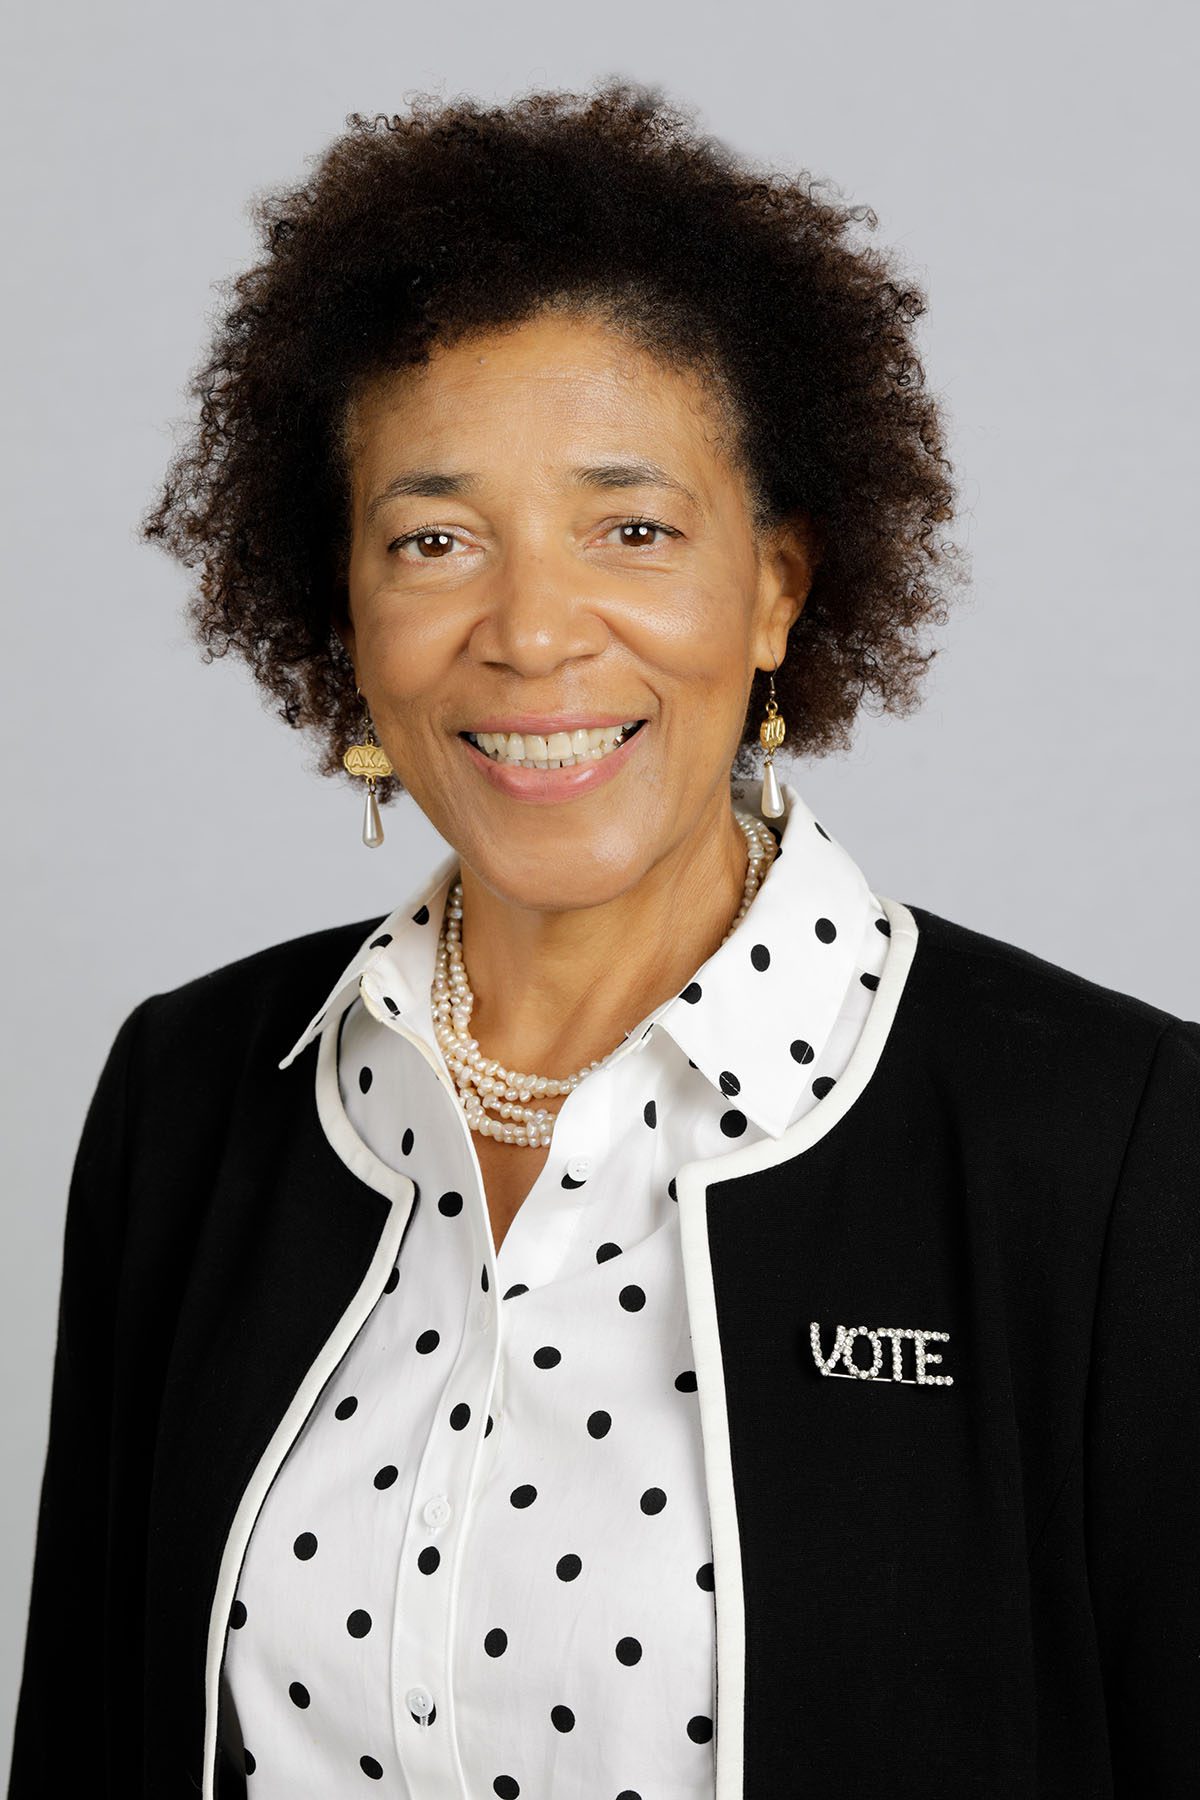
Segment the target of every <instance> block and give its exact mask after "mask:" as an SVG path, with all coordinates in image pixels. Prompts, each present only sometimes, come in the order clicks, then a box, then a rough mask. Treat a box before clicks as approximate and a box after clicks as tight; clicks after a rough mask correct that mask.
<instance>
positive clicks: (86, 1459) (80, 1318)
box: [8, 1000, 148, 1800]
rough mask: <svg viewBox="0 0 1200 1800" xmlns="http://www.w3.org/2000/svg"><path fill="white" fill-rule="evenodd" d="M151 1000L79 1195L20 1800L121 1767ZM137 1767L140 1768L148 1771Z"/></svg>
mask: <svg viewBox="0 0 1200 1800" xmlns="http://www.w3.org/2000/svg"><path fill="white" fill-rule="evenodd" d="M147 1004H148V1002H147V1001H145V1000H143V1001H142V1002H141V1003H140V1004H139V1005H138V1006H136V1007H135V1008H134V1009H133V1011H132V1012H131V1013H130V1014H129V1016H128V1017H127V1018H126V1020H125V1022H124V1024H123V1025H122V1026H121V1027H120V1029H119V1031H118V1032H117V1035H116V1038H115V1039H114V1041H113V1044H112V1048H111V1049H110V1051H109V1053H108V1058H107V1061H106V1062H105V1064H104V1067H103V1069H102V1071H101V1073H100V1078H99V1081H98V1082H97V1085H96V1089H95V1092H94V1093H93V1095H92V1099H91V1103H90V1105H89V1107H88V1111H87V1114H86V1117H85V1119H84V1124H83V1130H82V1134H81V1136H80V1140H79V1146H78V1149H77V1152H76V1156H75V1163H74V1168H73V1172H72V1175H71V1182H70V1187H69V1190H68V1195H67V1208H66V1220H65V1225H64V1230H63V1239H62V1268H61V1279H60V1287H59V1302H58V1336H57V1344H56V1349H55V1356H54V1373H53V1380H52V1386H51V1398H50V1424H49V1437H48V1443H47V1449H46V1460H45V1465H44V1469H43V1474H42V1486H41V1499H40V1503H39V1507H38V1518H37V1539H36V1545H35V1550H34V1561H33V1578H32V1584H31V1590H30V1598H29V1612H28V1620H27V1625H26V1635H25V1658H24V1666H23V1672H22V1679H21V1688H20V1695H19V1698H18V1701H17V1714H16V1726H15V1736H14V1741H13V1756H12V1765H11V1772H10V1777H9V1790H8V1792H9V1800H35V1796H36V1797H37V1800H41V1797H42V1796H51V1795H53V1796H56V1797H61V1796H62V1795H64V1794H99V1793H100V1792H101V1791H102V1783H103V1781H104V1776H103V1771H104V1770H105V1769H106V1768H107V1767H108V1766H109V1761H108V1755H107V1751H106V1747H105V1738H106V1720H107V1718H108V1716H109V1711H108V1707H107V1704H106V1694H107V1689H108V1683H109V1680H110V1679H112V1678H113V1676H114V1672H113V1671H111V1670H108V1669H106V1668H105V1667H104V1666H103V1662H104V1659H103V1657H102V1655H101V1656H98V1655H97V1651H98V1650H99V1648H100V1646H102V1645H103V1643H104V1639H105V1631H104V1622H105V1617H106V1614H105V1605H106V1588H107V1578H106V1576H107V1569H106V1561H107V1558H106V1552H107V1543H108V1484H109V1464H110V1455H109V1440H110V1422H111V1411H112V1364H113V1320H114V1315H115V1306H116V1295H117V1283H118V1280H119V1273H120V1267H121V1243H122V1237H123V1224H124V1213H125V1159H126V1142H127V1112H128V1093H129V1087H130V1079H129V1070H130V1062H131V1058H132V1056H133V1050H134V1045H135V1042H136V1039H137V1035H138V1031H139V1027H140V1024H141V1015H142V1011H143V1008H144V1007H145V1006H146V1005H147ZM135 1766H137V1765H136V1763H135Z"/></svg>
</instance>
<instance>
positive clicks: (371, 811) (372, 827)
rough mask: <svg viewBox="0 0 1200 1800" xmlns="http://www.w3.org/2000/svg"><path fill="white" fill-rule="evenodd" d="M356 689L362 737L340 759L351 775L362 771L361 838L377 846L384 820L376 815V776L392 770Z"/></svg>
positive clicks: (377, 803)
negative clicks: (364, 791) (364, 794)
mask: <svg viewBox="0 0 1200 1800" xmlns="http://www.w3.org/2000/svg"><path fill="white" fill-rule="evenodd" d="M354 691H355V693H356V694H357V695H358V697H359V699H360V700H362V703H363V741H362V743H361V744H351V746H350V748H349V749H348V750H347V751H346V753H345V755H344V756H343V757H342V762H343V764H344V765H345V767H346V768H347V769H349V771H350V773H351V775H363V776H365V777H366V782H367V804H366V806H365V808H364V809H363V833H362V841H363V843H364V844H365V845H366V846H367V848H368V850H378V848H379V846H380V844H382V842H383V821H382V819H381V818H380V817H379V802H378V801H377V800H376V798H375V781H376V778H377V777H379V776H383V775H392V774H394V773H395V771H394V769H393V768H392V765H391V763H390V762H389V761H388V757H387V752H386V751H385V750H383V749H382V748H381V747H380V745H378V744H377V743H376V742H375V731H374V728H373V726H372V724H371V715H370V712H369V711H368V709H367V703H366V700H365V699H364V698H363V691H362V689H361V688H360V687H356V688H355V690H354Z"/></svg>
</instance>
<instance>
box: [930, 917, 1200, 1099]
mask: <svg viewBox="0 0 1200 1800" xmlns="http://www.w3.org/2000/svg"><path fill="white" fill-rule="evenodd" d="M906 905H908V910H909V911H910V912H911V914H912V915H913V918H914V919H915V921H916V925H917V934H918V935H917V944H916V949H915V952H914V957H913V964H912V968H911V970H910V973H909V978H908V982H907V983H906V989H905V996H904V999H903V1001H902V1004H901V1007H900V1012H899V1014H898V1016H897V1023H898V1024H899V1022H900V1019H901V1018H902V1017H903V1016H904V1013H905V1010H906V1007H905V1003H906V1002H907V1010H908V1013H909V1020H910V1024H911V1025H912V1026H913V1028H914V1029H915V1030H917V1031H919V1033H920V1037H921V1042H922V1045H923V1046H924V1047H926V1048H928V1050H929V1052H930V1055H931V1058H933V1059H934V1060H935V1061H941V1062H942V1063H943V1064H944V1066H945V1067H946V1068H947V1069H951V1068H952V1069H953V1070H955V1071H956V1072H957V1075H958V1077H959V1078H960V1079H963V1080H966V1081H973V1082H976V1083H978V1084H979V1091H980V1092H984V1091H995V1090H996V1089H997V1088H999V1089H1000V1090H1001V1091H1002V1092H1004V1093H1005V1094H1009V1093H1014V1092H1017V1091H1019V1090H1022V1089H1029V1090H1031V1091H1035V1090H1038V1089H1040V1090H1041V1091H1042V1092H1043V1093H1048V1094H1053V1095H1054V1096H1055V1098H1056V1100H1057V1101H1058V1102H1060V1103H1062V1102H1063V1101H1065V1100H1067V1099H1069V1097H1070V1095H1071V1094H1072V1093H1073V1092H1074V1093H1077V1094H1078V1096H1079V1098H1080V1099H1081V1100H1082V1099H1083V1098H1084V1096H1085V1095H1086V1096H1089V1097H1090V1099H1091V1102H1092V1103H1093V1104H1094V1103H1095V1101H1096V1099H1097V1098H1101V1099H1102V1098H1103V1097H1104V1096H1106V1095H1107V1096H1109V1097H1110V1098H1111V1099H1113V1100H1122V1099H1124V1100H1127V1099H1128V1098H1129V1097H1130V1096H1136V1095H1137V1094H1138V1093H1139V1092H1140V1091H1141V1089H1142V1087H1143V1085H1144V1083H1145V1081H1146V1078H1147V1075H1148V1073H1149V1070H1150V1067H1151V1064H1152V1063H1153V1062H1154V1061H1155V1058H1156V1056H1157V1054H1158V1052H1159V1048H1160V1044H1162V1045H1164V1047H1165V1048H1168V1049H1174V1047H1175V1046H1176V1045H1177V1046H1178V1047H1179V1050H1180V1053H1182V1054H1183V1055H1184V1056H1185V1058H1186V1057H1188V1056H1190V1057H1192V1058H1196V1057H1198V1056H1200V1024H1197V1023H1196V1022H1195V1021H1192V1020H1189V1019H1187V1018H1185V1017H1183V1016H1182V1015H1181V1014H1179V1013H1177V1012H1172V1011H1170V1010H1168V1009H1167V1008H1164V1007H1160V1006H1156V1005H1154V1004H1152V1003H1151V1002H1150V1001H1148V1000H1143V999H1140V998H1139V997H1138V996H1137V995H1135V994H1129V993H1125V992H1124V991H1122V990H1121V989H1119V988H1114V987H1108V986H1106V985H1105V984H1104V983H1103V982H1099V981H1094V980H1092V979H1090V978H1089V977H1088V976H1086V975H1084V974H1082V973H1080V972H1078V971H1077V970H1074V969H1071V968H1067V967H1065V966H1064V965H1062V964H1059V963H1056V962H1053V961H1051V960H1050V959H1049V958H1046V957H1043V956H1038V955H1036V954H1035V953H1034V952H1033V951H1031V950H1028V949H1025V948H1023V947H1022V946H1021V945H1019V944H1013V943H1009V942H1007V941H1005V940H1004V939H1002V938H997V937H992V936H989V935H988V934H987V933H986V932H983V931H978V930H975V929H973V928H972V927H970V926H968V925H964V924H961V923H959V922H958V921H956V920H953V919H948V918H945V917H944V916H943V915H941V914H939V913H936V912H933V911H931V910H930V909H929V908H926V907H922V906H916V905H913V904H912V903H911V902H906Z"/></svg>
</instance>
